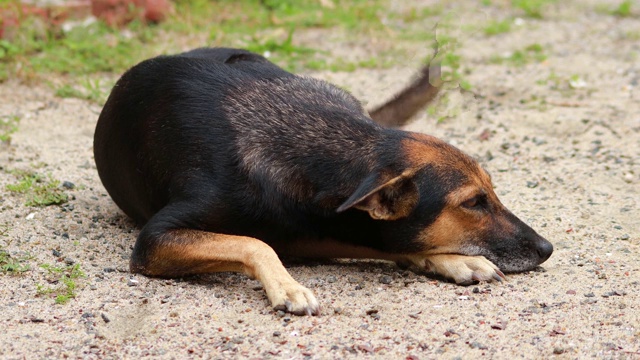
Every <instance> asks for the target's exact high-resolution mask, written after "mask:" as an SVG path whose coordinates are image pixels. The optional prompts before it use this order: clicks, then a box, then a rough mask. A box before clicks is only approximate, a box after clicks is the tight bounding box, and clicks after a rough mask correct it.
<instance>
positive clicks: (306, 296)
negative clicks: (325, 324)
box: [265, 281, 320, 315]
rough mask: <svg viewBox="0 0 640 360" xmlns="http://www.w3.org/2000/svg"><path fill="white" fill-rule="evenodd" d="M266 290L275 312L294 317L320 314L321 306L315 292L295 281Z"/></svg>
mask: <svg viewBox="0 0 640 360" xmlns="http://www.w3.org/2000/svg"><path fill="white" fill-rule="evenodd" d="M265 290H267V297H269V300H270V301H271V305H273V308H274V309H275V310H282V311H286V312H289V313H292V314H294V315H319V314H320V304H319V303H318V300H316V297H315V295H313V292H311V290H309V289H307V288H306V287H304V286H302V285H300V284H298V283H297V282H295V281H292V282H285V283H281V284H279V286H277V287H276V288H274V289H265Z"/></svg>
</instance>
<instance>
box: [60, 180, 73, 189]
mask: <svg viewBox="0 0 640 360" xmlns="http://www.w3.org/2000/svg"><path fill="white" fill-rule="evenodd" d="M62 187H63V188H65V189H68V190H71V189H73V188H75V187H76V185H75V184H74V183H72V182H71V181H65V182H63V183H62Z"/></svg>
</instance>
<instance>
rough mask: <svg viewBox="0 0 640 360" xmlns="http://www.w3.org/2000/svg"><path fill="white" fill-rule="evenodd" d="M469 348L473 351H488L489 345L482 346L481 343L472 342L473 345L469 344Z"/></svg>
mask: <svg viewBox="0 0 640 360" xmlns="http://www.w3.org/2000/svg"><path fill="white" fill-rule="evenodd" d="M469 346H470V347H471V348H472V349H480V350H486V349H488V347H487V345H483V344H480V343H479V342H477V341H474V342H472V343H471V344H469Z"/></svg>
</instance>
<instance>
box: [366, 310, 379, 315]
mask: <svg viewBox="0 0 640 360" xmlns="http://www.w3.org/2000/svg"><path fill="white" fill-rule="evenodd" d="M377 313H378V309H369V310H367V315H373V314H377Z"/></svg>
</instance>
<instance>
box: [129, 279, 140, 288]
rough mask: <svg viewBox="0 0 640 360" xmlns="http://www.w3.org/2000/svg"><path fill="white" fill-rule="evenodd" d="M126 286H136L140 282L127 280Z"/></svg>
mask: <svg viewBox="0 0 640 360" xmlns="http://www.w3.org/2000/svg"><path fill="white" fill-rule="evenodd" d="M127 285H129V286H138V285H140V282H139V281H138V280H136V279H134V278H129V281H127Z"/></svg>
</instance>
